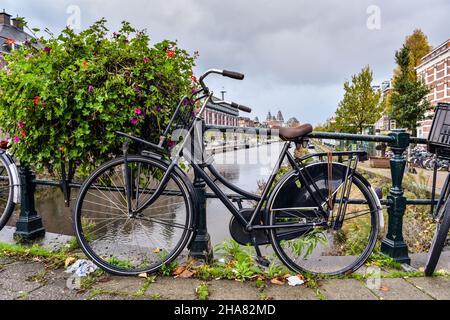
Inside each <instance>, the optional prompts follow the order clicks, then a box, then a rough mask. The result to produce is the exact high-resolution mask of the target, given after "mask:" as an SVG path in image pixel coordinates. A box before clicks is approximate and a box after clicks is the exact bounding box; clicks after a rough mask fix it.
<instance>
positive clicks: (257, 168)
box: [9, 143, 282, 245]
mask: <svg viewBox="0 0 450 320" xmlns="http://www.w3.org/2000/svg"><path fill="white" fill-rule="evenodd" d="M281 147H282V144H280V143H273V144H271V145H262V146H259V147H257V148H256V147H255V148H251V149H242V150H238V151H234V152H228V153H224V154H217V155H215V162H216V167H217V169H218V170H219V171H220V172H221V173H222V174H223V175H224V176H225V177H226V178H227V179H228V180H229V181H231V182H232V183H234V184H236V185H237V186H239V187H240V188H242V189H244V190H246V191H250V192H255V191H257V183H258V181H266V180H267V178H268V176H269V175H270V173H271V170H272V168H273V166H274V164H275V163H276V161H277V159H278V155H279V153H280V150H281ZM190 176H192V173H190ZM76 196H77V190H76V189H74V190H73V191H72V195H71V198H72V199H73V201H71V206H72V208H66V207H65V206H64V197H63V195H62V192H61V190H60V189H59V188H48V187H44V188H41V187H40V188H38V196H37V199H36V210H37V212H38V213H39V214H40V215H41V216H42V218H43V223H44V226H45V229H46V230H47V231H48V232H53V233H61V234H66V235H73V234H74V233H73V227H72V209H73V206H74V202H75V198H76ZM167 198H168V197H165V199H164V200H161V201H166V202H168V201H173V203H175V202H176V201H175V200H174V199H172V200H168V199H167ZM178 200H180V199H179V198H178ZM178 202H180V201H178ZM164 204H165V205H163V206H162V207H166V204H167V203H164ZM245 205H247V206H250V205H251V204H250V203H247V204H245V203H244V206H245ZM182 207H183V206H182ZM178 210H182V211H184V208H179V207H177V205H175V206H174V212H173V214H172V215H171V216H170V217H164V219H165V220H168V221H169V219H168V218H170V219H172V221H173V222H176V223H179V224H184V221H178V220H177V217H181V219H182V218H183V214H180V215H178V214H177V211H178ZM207 212H208V213H207V220H208V229H209V233H210V235H211V241H212V244H213V245H216V244H218V243H221V242H223V241H224V240H228V239H230V238H231V236H230V234H229V231H228V224H229V221H230V219H231V214H230V213H229V212H228V210H227V209H226V208H225V207H224V206H223V204H222V203H221V202H220V201H219V200H217V199H208V202H207ZM153 214H155V215H157V214H158V211H157V209H153V211H152V215H153ZM17 216H18V213H16V214H15V215H14V217H13V218H12V219H11V221H10V222H9V225H11V226H14V225H15V222H16V220H17ZM178 219H180V218H178ZM130 228H132V226H127V227H125V228H124V230H123V231H122V232H121V234H122V237H124V238H126V237H127V236H129V235H130V230H131V229H130ZM146 228H149V230H153V231H155V232H160V231H161V232H162V234H164V236H165V237H164V238H165V239H166V240H167V241H169V239H173V238H174V237H173V233H174V232H175V231H174V228H172V227H169V226H167V225H161V224H157V223H148V225H146ZM152 228H161V229H158V230H156V229H152ZM111 229H113V228H111ZM114 229H115V230H117V228H114ZM135 232H138V233H142V236H144V232H149V231H148V230H147V231H146V230H144V229H143V228H142V227H137V228H136V229H135ZM160 234H161V233H160ZM175 238H176V237H175ZM122 240H124V239H122ZM115 241H121V240H120V239H116V240H115ZM172 245H173V244H172Z"/></svg>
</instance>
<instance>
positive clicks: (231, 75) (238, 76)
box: [222, 70, 245, 80]
mask: <svg viewBox="0 0 450 320" xmlns="http://www.w3.org/2000/svg"><path fill="white" fill-rule="evenodd" d="M222 75H223V76H224V77H228V78H231V79H236V80H244V78H245V75H243V74H242V73H239V72H234V71H228V70H223V71H222Z"/></svg>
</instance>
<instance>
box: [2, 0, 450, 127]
mask: <svg viewBox="0 0 450 320" xmlns="http://www.w3.org/2000/svg"><path fill="white" fill-rule="evenodd" d="M74 5H75V6H78V7H79V8H80V13H81V20H80V21H81V28H86V27H88V26H89V25H91V24H92V23H93V22H94V21H96V20H98V19H100V18H102V17H105V18H106V19H107V20H108V21H109V27H110V29H111V30H115V29H117V28H118V27H119V26H120V22H121V21H123V20H126V21H129V22H131V23H132V24H133V25H134V26H136V27H138V28H140V29H144V28H145V29H147V30H148V32H149V34H150V37H151V38H152V41H153V42H157V41H160V40H162V39H165V38H168V39H172V40H178V42H179V45H180V47H183V48H185V49H187V50H188V51H189V52H191V53H193V52H194V51H199V52H200V58H199V59H198V61H197V67H196V73H197V74H201V72H202V71H204V70H206V69H208V68H221V69H231V70H236V71H240V72H243V73H245V74H246V79H245V80H244V81H242V82H239V81H233V80H228V79H224V78H220V79H215V80H214V81H212V82H210V83H211V84H212V86H213V88H214V89H215V90H216V91H220V90H226V91H227V97H228V99H230V100H235V101H236V102H239V103H241V104H246V105H248V106H250V107H252V108H253V110H254V111H253V113H252V115H251V116H252V117H254V116H258V117H260V120H262V119H265V117H266V115H267V112H268V111H269V110H270V111H272V113H276V112H277V111H278V110H282V112H283V114H284V116H285V118H286V119H287V118H290V117H293V116H295V117H297V118H298V119H299V120H300V121H301V122H303V123H304V122H310V123H313V124H317V123H320V122H324V121H325V120H326V119H327V118H328V117H330V116H332V115H333V113H334V111H335V110H336V107H337V104H338V102H339V100H340V99H341V98H342V95H343V90H342V87H343V82H344V81H345V80H346V79H349V78H350V77H351V75H352V74H355V73H357V72H359V71H360V70H361V69H362V68H363V67H364V66H365V65H370V66H371V67H372V69H373V71H374V78H375V81H374V84H379V83H381V82H382V81H383V80H386V79H389V78H390V76H391V73H392V70H393V68H394V52H395V50H397V49H398V48H399V47H400V46H401V45H402V43H403V41H404V39H405V37H406V36H407V35H408V34H410V33H412V31H413V30H414V29H415V28H421V29H422V30H423V31H424V32H425V34H426V35H428V37H429V41H430V43H431V45H432V46H437V45H439V44H440V43H442V42H444V41H445V40H447V39H449V38H450V19H449V18H448V14H449V13H450V1H448V0H431V1H423V0H409V1H406V0H403V1H400V0H390V1H375V0H369V1H366V0H345V1H338V0H329V1H320V0H319V1H317V0H315V1H312V0H311V1H302V0H279V1H274V0H245V1H244V0H227V1H224V0H170V1H168V0H165V1H161V0H145V1H144V0H126V1H123V0H79V1H76V0H69V1H68V0H58V1H56V0H39V1H31V0H2V1H1V6H2V7H3V8H5V9H6V11H7V12H9V13H10V14H12V15H14V16H15V15H19V16H24V17H25V18H26V20H27V21H28V22H29V25H30V26H32V27H39V28H41V29H44V28H45V27H48V28H49V29H50V30H52V31H53V32H54V33H57V32H58V31H60V30H61V29H62V28H63V27H64V26H65V25H66V24H67V23H68V19H69V18H70V17H71V16H72V15H71V14H70V13H67V11H68V9H69V11H70V10H71V9H72V7H71V6H74ZM374 6H375V7H374ZM378 9H379V10H378ZM71 12H73V11H71ZM72 21H73V20H72Z"/></svg>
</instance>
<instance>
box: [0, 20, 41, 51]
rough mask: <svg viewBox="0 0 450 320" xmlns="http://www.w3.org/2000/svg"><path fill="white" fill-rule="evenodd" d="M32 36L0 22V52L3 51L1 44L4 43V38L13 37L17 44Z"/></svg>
mask: <svg viewBox="0 0 450 320" xmlns="http://www.w3.org/2000/svg"><path fill="white" fill-rule="evenodd" d="M32 38H33V37H32V36H31V35H29V34H28V33H26V32H24V31H21V30H19V29H17V28H15V27H13V26H9V25H6V24H0V52H2V51H4V50H3V44H4V43H5V41H6V39H14V40H15V41H16V43H17V44H20V43H23V42H25V41H26V40H30V39H32Z"/></svg>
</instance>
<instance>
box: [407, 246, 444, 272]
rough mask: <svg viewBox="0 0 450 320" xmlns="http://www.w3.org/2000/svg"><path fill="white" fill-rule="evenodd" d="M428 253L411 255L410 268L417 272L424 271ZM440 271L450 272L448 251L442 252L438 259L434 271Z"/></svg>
mask: <svg viewBox="0 0 450 320" xmlns="http://www.w3.org/2000/svg"><path fill="white" fill-rule="evenodd" d="M427 259H428V253H416V254H412V255H411V266H413V267H414V268H416V269H418V270H424V268H425V265H426V263H427ZM438 270H442V271H446V272H450V251H449V250H444V251H442V253H441V256H440V257H439V262H438V264H437V266H436V271H438Z"/></svg>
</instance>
